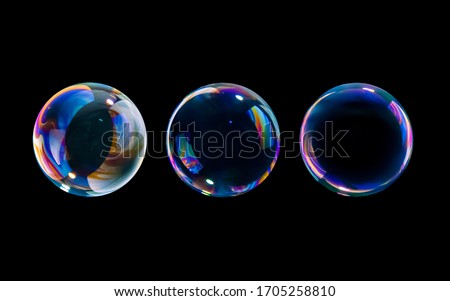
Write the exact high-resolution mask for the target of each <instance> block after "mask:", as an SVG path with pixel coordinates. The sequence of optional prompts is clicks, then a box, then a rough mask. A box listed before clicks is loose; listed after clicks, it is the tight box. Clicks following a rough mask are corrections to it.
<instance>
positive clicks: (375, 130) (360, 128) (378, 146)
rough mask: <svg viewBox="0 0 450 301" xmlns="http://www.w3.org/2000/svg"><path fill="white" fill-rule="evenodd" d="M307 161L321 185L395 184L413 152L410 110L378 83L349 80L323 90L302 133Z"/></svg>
mask: <svg viewBox="0 0 450 301" xmlns="http://www.w3.org/2000/svg"><path fill="white" fill-rule="evenodd" d="M300 144H301V153H302V157H303V160H304V162H305V164H306V167H307V168H308V170H309V171H310V173H311V174H312V175H313V177H314V178H315V179H316V180H317V181H319V183H321V184H322V185H324V186H325V187H327V188H328V189H330V190H331V191H334V192H336V193H338V194H341V195H345V196H365V195H370V194H374V193H377V192H380V191H382V190H384V189H386V188H387V187H388V186H389V185H391V184H392V183H393V182H394V181H395V180H396V179H397V178H398V177H399V176H400V175H401V174H402V172H403V171H404V170H405V168H406V165H407V164H408V161H409V159H410V157H411V152H412V145H413V134H412V129H411V123H410V121H409V118H408V116H407V115H406V112H405V111H404V110H403V108H402V107H401V106H400V104H399V103H398V102H397V100H396V99H395V98H394V97H393V96H392V95H391V94H389V93H388V92H386V91H384V90H383V89H380V88H378V87H375V86H372V85H368V84H362V83H351V84H345V85H340V86H337V87H335V88H333V89H331V90H329V91H327V92H325V93H324V94H323V95H322V96H321V97H320V98H319V99H318V100H317V101H316V102H315V103H314V104H313V105H312V106H311V108H310V109H309V110H308V112H307V113H306V115H305V118H304V120H303V124H302V128H301V135H300Z"/></svg>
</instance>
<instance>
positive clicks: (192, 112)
mask: <svg viewBox="0 0 450 301" xmlns="http://www.w3.org/2000/svg"><path fill="white" fill-rule="evenodd" d="M279 146H280V130H279V128H278V123H277V120H276V118H275V116H274V114H273V113H272V110H271V109H270V107H269V105H268V104H267V103H266V102H265V101H264V100H263V99H262V98H261V97H260V96H258V95H257V94H256V93H255V92H253V91H251V90H249V89H247V88H245V87H242V86H239V85H235V84H226V83H219V84H211V85H208V86H204V87H202V88H199V89H197V90H195V91H194V92H192V93H190V94H189V95H188V96H186V97H185V98H184V99H183V101H182V102H181V103H180V105H179V106H178V107H177V108H176V110H175V112H174V113H173V115H172V117H171V119H170V122H169V127H168V134H167V149H168V154H169V159H170V162H171V163H172V167H173V168H174V170H175V172H176V173H177V175H178V176H179V177H180V178H181V179H182V180H183V181H184V182H185V183H186V184H187V185H189V186H190V187H191V188H193V189H194V190H196V191H198V192H201V193H203V194H205V195H209V196H215V197H231V196H237V195H240V194H243V193H245V192H248V191H250V190H251V189H253V188H255V187H256V186H258V185H259V184H260V183H261V182H263V181H264V179H266V178H267V176H268V175H269V173H270V172H271V171H272V169H273V167H274V165H275V162H276V160H277V157H278V152H279Z"/></svg>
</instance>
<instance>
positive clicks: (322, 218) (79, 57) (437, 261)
mask: <svg viewBox="0 0 450 301" xmlns="http://www.w3.org/2000/svg"><path fill="white" fill-rule="evenodd" d="M287 11H289V9H287ZM157 15H158V12H153V13H151V14H150V15H149V16H147V17H145V18H143V17H136V18H132V19H133V20H131V21H128V20H127V21H126V22H119V21H120V18H117V19H116V18H112V15H108V14H105V15H102V14H98V15H96V18H95V20H96V22H95V23H89V24H87V23H88V22H87V21H92V20H91V19H89V18H88V19H83V18H84V17H83V18H81V16H80V15H78V16H77V15H76V14H74V15H70V16H69V15H60V16H59V17H58V18H57V19H56V16H55V15H53V16H52V18H53V19H52V20H51V22H48V25H47V23H46V22H44V21H42V23H38V24H39V26H36V27H34V26H30V27H29V28H28V30H27V32H26V34H25V35H20V37H19V39H21V40H22V41H23V40H25V41H26V40H27V39H32V38H33V39H34V38H37V39H36V41H37V42H33V44H32V49H26V48H24V47H18V49H20V51H19V52H17V53H15V54H12V55H11V60H12V62H13V64H15V68H14V72H13V73H11V78H12V79H13V80H14V81H15V82H16V84H17V83H19V85H18V87H17V88H15V89H13V90H14V91H16V92H17V93H18V94H19V95H20V96H21V98H20V100H19V99H18V100H17V101H15V102H14V106H15V110H16V111H17V112H20V113H19V114H20V116H21V118H20V119H21V120H20V123H21V125H22V126H23V128H20V130H18V132H20V137H21V138H20V140H21V142H23V147H20V149H21V150H22V151H23V152H20V156H21V157H20V163H19V164H18V163H16V162H15V160H17V159H18V158H17V156H13V157H12V158H10V159H9V158H8V159H7V160H6V161H12V162H9V163H8V162H6V163H5V164H7V165H8V164H14V165H15V166H16V167H15V171H14V172H13V175H14V176H11V181H10V183H8V187H7V188H5V189H10V190H12V191H14V192H15V193H16V194H19V195H21V197H17V199H15V198H14V197H8V200H5V202H3V209H2V210H1V211H2V216H3V217H2V220H1V221H0V223H1V226H2V229H3V235H2V253H3V256H2V257H3V261H4V262H3V265H2V268H1V269H0V275H1V278H3V279H5V280H437V279H445V278H448V273H443V272H444V271H445V270H446V269H448V247H446V246H445V244H446V241H447V240H448V230H449V226H448V209H449V206H448V204H447V203H448V200H445V197H444V196H443V195H441V193H442V191H441V189H442V185H441V184H440V181H443V178H441V179H440V178H439V176H437V175H436V169H434V168H435V167H436V165H438V166H439V165H440V164H442V163H439V162H436V160H435V159H433V157H432V155H430V151H433V152H434V151H436V148H435V147H434V146H432V145H433V144H434V143H435V142H433V141H435V140H433V138H434V137H435V136H433V135H435V134H436V132H432V131H431V129H436V130H438V129H439V128H440V125H439V118H437V117H435V116H436V115H435V110H436V107H434V105H433V100H434V98H432V97H431V96H430V90H434V89H435V87H434V86H430V84H429V83H430V82H433V80H434V77H437V75H436V73H435V72H434V71H431V70H432V68H434V67H435V66H436V65H435V61H434V56H433V55H432V54H430V53H423V52H422V51H421V50H419V49H418V48H417V47H418V45H423V44H424V43H427V44H426V45H429V47H428V48H430V47H433V39H432V38H431V37H429V36H428V35H427V34H425V33H423V30H422V29H421V25H420V24H419V23H414V22H413V23H404V22H403V21H401V22H400V21H398V22H394V21H392V23H391V24H390V25H389V26H385V27H381V26H380V23H383V22H380V20H381V19H383V20H384V19H385V18H386V19H389V17H390V15H385V14H384V13H383V15H377V14H374V15H373V16H372V15H361V16H359V18H358V19H355V18H356V16H355V15H353V14H348V15H337V16H335V18H334V19H332V20H330V19H328V21H329V22H327V23H323V22H324V20H327V18H328V17H323V16H322V17H321V18H318V19H316V20H315V21H314V22H307V21H304V22H302V21H299V20H300V19H302V18H303V17H305V16H306V15H307V13H302V14H301V15H295V14H294V13H292V15H289V16H287V17H286V18H284V17H283V15H277V16H278V18H279V19H280V20H281V21H278V19H277V20H274V19H273V18H272V17H273V16H272V15H270V14H268V15H264V16H263V15H259V14H256V13H255V14H253V15H252V16H253V17H250V16H249V15H248V14H247V13H246V12H240V11H239V10H234V9H229V10H227V13H226V14H224V15H220V16H219V15H215V14H211V13H210V14H198V15H195V16H194V15H187V16H185V18H183V19H180V20H178V21H179V22H178V23H176V25H173V24H172V23H171V22H172V21H173V19H176V18H175V17H174V18H172V19H165V21H164V22H159V21H152V18H155V17H156V16H157ZM102 16H104V18H103V17H102ZM128 17H130V15H128ZM319 17H320V14H319ZM349 17H351V18H352V19H351V20H353V21H354V22H353V23H352V22H348V23H349V24H348V25H347V23H346V24H345V25H344V24H342V20H347V21H348V18H349ZM80 18H81V20H82V21H83V22H81V21H80ZM161 19H163V20H164V18H161ZM375 21H376V24H375V25H377V26H373V27H371V26H370V25H374V23H375ZM74 22H75V23H76V24H75V26H73V27H72V26H69V25H74V24H73V23H74ZM83 23H84V24H83ZM322 23H323V24H322ZM318 24H321V26H319V25H318ZM34 25H36V24H34ZM60 26H67V29H66V28H65V27H64V30H62V32H63V34H61V33H60V32H59V30H61V28H59V27H60ZM25 44H26V43H25ZM30 46H31V45H30ZM88 81H92V82H100V83H104V84H107V85H110V86H113V87H115V88H117V89H119V90H121V91H122V92H124V93H125V94H126V95H127V96H128V97H130V99H132V100H133V102H134V103H135V104H136V105H137V107H138V108H139V110H140V112H141V114H142V115H143V118H144V120H145V123H146V127H147V130H153V131H155V132H157V133H158V132H160V131H164V130H166V127H167V123H168V121H169V118H170V116H171V114H172V112H173V110H174V109H175V108H176V106H177V105H178V103H179V102H180V101H181V100H182V99H183V97H184V96H186V95H187V94H188V93H189V92H191V91H193V90H195V89H197V88H198V87H200V86H203V85H206V84H210V83H214V82H231V83H237V84H240V85H243V86H246V87H248V88H250V89H252V90H253V91H255V92H256V93H258V94H259V95H260V96H262V97H263V98H264V99H265V100H266V101H267V102H268V103H269V105H270V106H271V108H272V109H273V111H274V113H275V115H276V117H277V119H278V122H279V125H280V129H281V130H282V131H295V133H296V135H297V134H298V132H299V128H300V126H301V122H302V119H303V116H304V114H305V112H306V110H307V109H308V108H309V106H310V105H311V104H312V103H313V102H314V101H315V100H316V99H317V98H318V97H319V96H320V95H321V94H322V93H324V92H325V91H327V90H328V89H330V88H332V87H334V86H336V85H339V84H343V83H349V82H365V83H370V84H373V85H376V86H379V87H381V88H383V89H385V90H387V91H388V92H390V93H391V94H392V95H394V96H395V97H396V98H397V99H398V100H399V102H400V103H401V104H402V106H403V107H404V108H405V110H406V111H407V113H408V115H409V117H410V120H411V122H412V126H413V133H414V150H413V154H412V158H411V161H410V164H409V166H408V168H407V169H406V171H405V173H404V174H403V175H402V176H401V177H400V178H399V179H398V180H397V181H396V182H395V183H394V184H393V185H392V186H391V187H389V188H388V189H387V190H385V191H383V192H381V193H378V194H376V195H373V196H369V197H364V198H345V197H341V196H338V195H336V194H334V193H332V192H330V191H328V190H327V189H325V188H324V187H322V186H321V185H320V184H319V183H317V182H316V181H315V180H314V179H313V178H312V177H311V175H310V174H309V172H308V171H307V169H306V168H305V166H304V163H303V161H302V160H301V158H297V159H286V158H284V156H283V155H282V152H281V155H280V157H279V159H278V162H277V164H276V166H275V168H274V170H273V172H272V173H271V174H270V176H269V177H268V178H267V179H266V181H265V182H264V183H262V184H261V185H260V186H258V187H257V188H256V189H254V190H252V191H251V192H249V193H247V194H245V195H242V196H239V197H236V198H228V199H219V198H211V197H206V196H203V195H201V194H199V193H197V192H195V191H194V190H192V189H190V188H189V187H187V186H186V185H185V184H184V183H182V181H181V180H179V178H178V177H177V175H176V174H175V173H174V171H173V169H172V167H171V165H170V163H169V161H168V159H152V158H150V157H146V159H145V160H144V162H143V165H142V166H141V168H140V170H139V172H138V173H137V174H136V176H135V177H134V178H133V179H132V180H131V181H130V182H129V183H128V184H127V185H126V186H124V187H123V188H122V189H120V190H118V191H116V192H114V193H112V194H110V195H107V196H103V197H98V198H81V197H76V196H72V195H69V194H67V193H65V192H63V191H61V190H60V189H58V188H57V187H55V186H54V185H53V184H51V183H50V181H48V180H47V178H46V177H45V176H44V175H43V174H42V172H41V170H40V169H39V167H38V164H37V162H36V160H35V157H34V153H33V148H32V143H31V134H32V129H33V126H34V122H35V119H36V116H37V114H38V113H39V110H40V109H41V107H42V106H43V105H44V103H45V102H46V101H47V100H48V99H49V98H50V97H51V96H52V95H53V94H55V93H56V92H58V91H59V90H61V89H63V88H65V87H67V86H69V85H72V84H75V83H80V82H88ZM430 125H431V126H432V127H430ZM22 140H23V141H22ZM19 143H20V142H19ZM155 143H156V146H155V148H158V147H161V143H160V142H159V141H157V142H155ZM290 143H292V142H290ZM17 154H18V155H19V153H17ZM435 158H436V157H435ZM437 161H439V160H437ZM17 166H19V167H17ZM437 169H439V168H437ZM16 173H17V174H16Z"/></svg>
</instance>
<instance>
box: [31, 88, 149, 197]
mask: <svg viewBox="0 0 450 301" xmlns="http://www.w3.org/2000/svg"><path fill="white" fill-rule="evenodd" d="M33 145H34V152H35V155H36V158H37V161H38V163H39V165H40V167H41V169H42V171H43V172H44V173H45V175H46V176H47V177H48V178H49V179H50V180H51V181H52V182H53V184H55V185H56V186H58V187H59V188H61V189H62V190H64V191H66V192H68V193H71V194H75V195H80V196H85V197H92V196H101V195H105V194H108V193H111V192H114V191H116V190H117V189H119V188H121V187H122V186H124V185H125V184H126V183H127V182H128V181H130V179H131V178H132V177H133V176H134V175H135V174H136V172H137V170H138V169H139V167H140V165H141V163H142V160H143V158H144V155H145V149H146V146H147V135H146V130H145V124H144V120H143V119H142V116H141V114H140V113H139V111H138V109H137V108H136V106H135V105H134V103H133V102H132V101H131V100H130V99H129V98H128V97H127V96H125V95H124V94H123V93H122V92H120V91H118V90H116V89H114V88H112V87H109V86H106V85H102V84H97V83H83V84H78V85H73V86H70V87H67V88H65V89H63V90H61V91H60V92H58V93H56V94H55V95H54V96H53V97H52V98H50V100H49V101H47V103H46V104H45V105H44V107H43V108H42V110H41V111H40V112H39V115H38V117H37V119H36V123H35V125H34V132H33Z"/></svg>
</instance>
